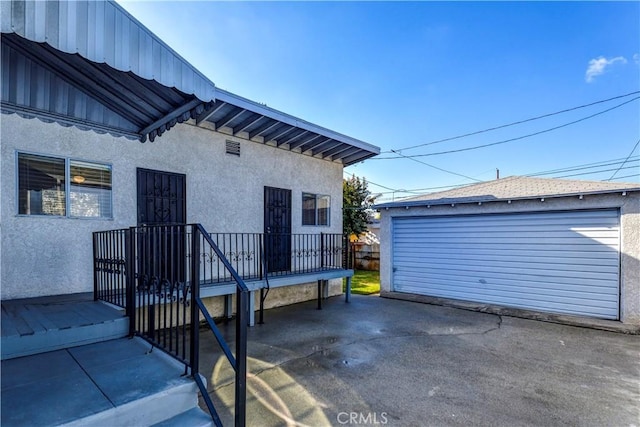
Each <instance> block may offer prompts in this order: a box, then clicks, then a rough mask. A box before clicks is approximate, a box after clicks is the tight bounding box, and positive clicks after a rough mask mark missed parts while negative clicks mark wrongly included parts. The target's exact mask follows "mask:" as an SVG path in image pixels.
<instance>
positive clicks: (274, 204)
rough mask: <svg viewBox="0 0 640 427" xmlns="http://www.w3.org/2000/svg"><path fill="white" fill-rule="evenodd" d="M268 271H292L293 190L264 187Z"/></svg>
mask: <svg viewBox="0 0 640 427" xmlns="http://www.w3.org/2000/svg"><path fill="white" fill-rule="evenodd" d="M264 236H265V238H264V240H265V253H266V259H267V271H268V272H269V273H272V272H277V271H290V270H291V190H286V189H283V188H274V187H264Z"/></svg>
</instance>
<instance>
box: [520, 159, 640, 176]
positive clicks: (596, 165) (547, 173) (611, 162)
mask: <svg viewBox="0 0 640 427" xmlns="http://www.w3.org/2000/svg"><path fill="white" fill-rule="evenodd" d="M637 159H640V156H634V157H633V158H632V159H631V160H632V161H635V160H637ZM624 160H625V159H624V158H623V157H621V158H618V159H609V160H600V161H599V162H595V163H584V164H580V165H574V166H567V167H564V168H559V169H551V170H546V171H541V172H534V173H529V174H526V175H525V176H539V175H549V174H552V173H561V172H568V171H570V170H572V169H574V168H581V167H588V166H591V167H599V166H602V165H603V164H604V163H607V164H612V165H613V164H616V165H617V164H620V163H622V162H623V161H624Z"/></svg>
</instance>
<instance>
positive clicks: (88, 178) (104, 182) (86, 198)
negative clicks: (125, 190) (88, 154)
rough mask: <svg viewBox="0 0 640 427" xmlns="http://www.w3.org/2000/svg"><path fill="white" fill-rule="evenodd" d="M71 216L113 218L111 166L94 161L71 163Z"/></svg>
mask: <svg viewBox="0 0 640 427" xmlns="http://www.w3.org/2000/svg"><path fill="white" fill-rule="evenodd" d="M69 179H70V183H69V184H70V185H69V205H70V210H71V216H75V217H83V218H111V216H112V215H111V167H110V166H105V165H99V164H94V163H85V162H78V161H71V162H70V163H69Z"/></svg>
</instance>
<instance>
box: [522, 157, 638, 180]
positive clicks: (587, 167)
mask: <svg viewBox="0 0 640 427" xmlns="http://www.w3.org/2000/svg"><path fill="white" fill-rule="evenodd" d="M639 158H640V157H638V158H636V159H634V160H631V161H632V162H637V161H638V159H639ZM625 163H626V160H625V161H622V162H612V163H600V164H597V165H594V166H582V167H573V168H566V169H558V170H555V171H549V172H539V173H535V174H530V175H526V176H542V175H553V174H557V173H563V172H574V171H579V170H585V169H596V168H601V167H603V166H614V165H621V166H622V165H624V164H625ZM593 173H597V172H593Z"/></svg>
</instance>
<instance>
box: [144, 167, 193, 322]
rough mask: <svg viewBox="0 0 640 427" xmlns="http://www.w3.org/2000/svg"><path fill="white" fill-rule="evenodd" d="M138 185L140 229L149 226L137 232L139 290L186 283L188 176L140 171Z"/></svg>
mask: <svg viewBox="0 0 640 427" xmlns="http://www.w3.org/2000/svg"><path fill="white" fill-rule="evenodd" d="M137 185H138V225H139V226H142V225H144V226H147V227H139V228H137V232H136V245H137V250H138V274H139V276H138V277H139V278H140V280H139V286H143V287H146V288H150V287H152V286H153V285H154V284H165V285H166V284H167V283H169V284H171V285H172V286H173V285H175V284H177V283H184V282H185V280H186V266H185V257H186V238H187V236H186V233H185V226H184V224H185V223H186V215H187V206H186V205H187V200H186V176H185V175H182V174H176V173H170V172H160V171H154V170H148V169H140V168H138V170H137ZM150 313H151V314H153V311H151V312H150ZM151 314H150V317H149V322H150V326H149V327H150V328H153V327H154V326H153V325H152V322H153V321H154V319H153V316H151ZM150 330H152V329H150Z"/></svg>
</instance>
